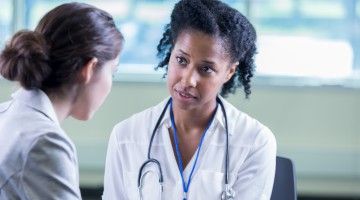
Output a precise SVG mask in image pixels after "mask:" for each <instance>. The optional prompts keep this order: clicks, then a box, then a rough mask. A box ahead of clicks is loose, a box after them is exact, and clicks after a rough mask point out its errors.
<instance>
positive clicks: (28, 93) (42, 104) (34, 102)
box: [11, 88, 59, 125]
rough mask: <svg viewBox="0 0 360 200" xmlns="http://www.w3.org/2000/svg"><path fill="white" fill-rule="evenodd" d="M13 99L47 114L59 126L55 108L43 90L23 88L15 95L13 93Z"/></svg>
mask: <svg viewBox="0 0 360 200" xmlns="http://www.w3.org/2000/svg"><path fill="white" fill-rule="evenodd" d="M11 97H12V98H13V99H15V100H18V101H20V102H22V103H24V104H26V105H27V106H30V107H32V108H34V109H35V110H38V111H39V112H41V113H43V114H45V115H46V116H47V117H49V118H50V119H51V120H52V121H54V122H55V123H56V124H58V125H59V120H58V118H57V116H56V113H55V110H54V107H53V105H52V103H51V101H50V99H49V97H48V96H47V95H46V94H45V92H43V91H42V90H40V89H31V90H25V89H23V88H21V89H19V90H17V91H16V92H15V93H13V94H12V95H11Z"/></svg>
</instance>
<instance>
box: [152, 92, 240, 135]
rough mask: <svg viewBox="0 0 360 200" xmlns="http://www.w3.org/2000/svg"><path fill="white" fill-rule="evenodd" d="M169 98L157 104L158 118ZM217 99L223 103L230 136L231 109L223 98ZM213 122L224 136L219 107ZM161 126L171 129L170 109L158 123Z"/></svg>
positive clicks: (231, 123) (223, 125)
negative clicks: (219, 127) (218, 126)
mask: <svg viewBox="0 0 360 200" xmlns="http://www.w3.org/2000/svg"><path fill="white" fill-rule="evenodd" d="M170 98H171V97H167V98H165V99H164V100H163V101H162V102H161V103H159V104H158V106H157V108H156V109H157V113H158V115H159V116H160V114H161V112H162V111H163V109H164V107H165V105H166V103H167V102H168V101H169V99H170ZM219 98H220V100H221V101H222V102H223V104H224V107H225V111H226V114H227V118H228V128H229V135H232V134H233V131H231V130H232V127H233V126H232V125H233V124H234V119H232V118H231V116H230V114H231V113H230V111H229V109H231V108H230V107H229V106H228V104H229V103H228V102H227V101H226V100H225V99H224V98H222V97H221V96H219ZM214 122H215V123H218V124H219V125H220V126H221V127H222V128H223V129H224V131H222V132H223V133H224V134H226V132H225V118H224V114H223V112H222V110H221V107H220V105H219V106H218V107H217V110H216V113H215V116H214V121H213V123H214ZM162 125H165V126H166V127H167V128H170V127H171V120H170V107H168V108H167V109H166V112H165V114H164V117H163V119H162V120H161V122H160V126H162Z"/></svg>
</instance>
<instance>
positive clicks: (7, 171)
mask: <svg viewBox="0 0 360 200" xmlns="http://www.w3.org/2000/svg"><path fill="white" fill-rule="evenodd" d="M12 98H13V99H12V100H11V101H8V102H5V103H1V104H0V200H8V199H67V200H70V199H71V200H73V199H81V195H80V190H79V175H78V174H79V172H78V161H77V156H76V149H75V146H74V144H73V142H72V141H71V140H70V138H69V137H68V136H67V135H66V134H65V132H64V131H63V130H62V129H61V127H60V125H59V122H58V119H57V117H56V114H55V111H54V109H53V106H52V104H51V101H50V100H49V98H48V97H47V95H46V94H45V93H44V92H43V91H41V90H38V89H34V90H24V89H20V90H18V91H17V92H16V93H14V94H13V95H12Z"/></svg>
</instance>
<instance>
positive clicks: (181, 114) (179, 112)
mask: <svg viewBox="0 0 360 200" xmlns="http://www.w3.org/2000/svg"><path fill="white" fill-rule="evenodd" d="M215 108H216V101H214V102H211V103H209V104H205V105H204V106H203V107H202V108H197V109H191V110H184V109H181V108H179V107H176V106H173V113H174V118H175V124H176V129H177V130H178V132H179V133H189V134H190V133H193V132H196V133H199V131H198V130H201V131H200V133H202V132H203V130H205V128H206V126H207V125H208V123H209V120H211V117H212V115H213V112H214V111H215Z"/></svg>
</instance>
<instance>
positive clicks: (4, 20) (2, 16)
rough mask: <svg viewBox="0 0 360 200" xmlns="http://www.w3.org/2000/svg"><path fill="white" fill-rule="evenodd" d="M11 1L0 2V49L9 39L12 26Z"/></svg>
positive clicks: (3, 0)
mask: <svg viewBox="0 0 360 200" xmlns="http://www.w3.org/2000/svg"><path fill="white" fill-rule="evenodd" d="M11 3H12V2H11V0H2V1H0V10H1V12H0V48H2V47H3V46H4V45H5V41H6V40H8V39H9V37H10V34H11V24H12V4H11Z"/></svg>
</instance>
